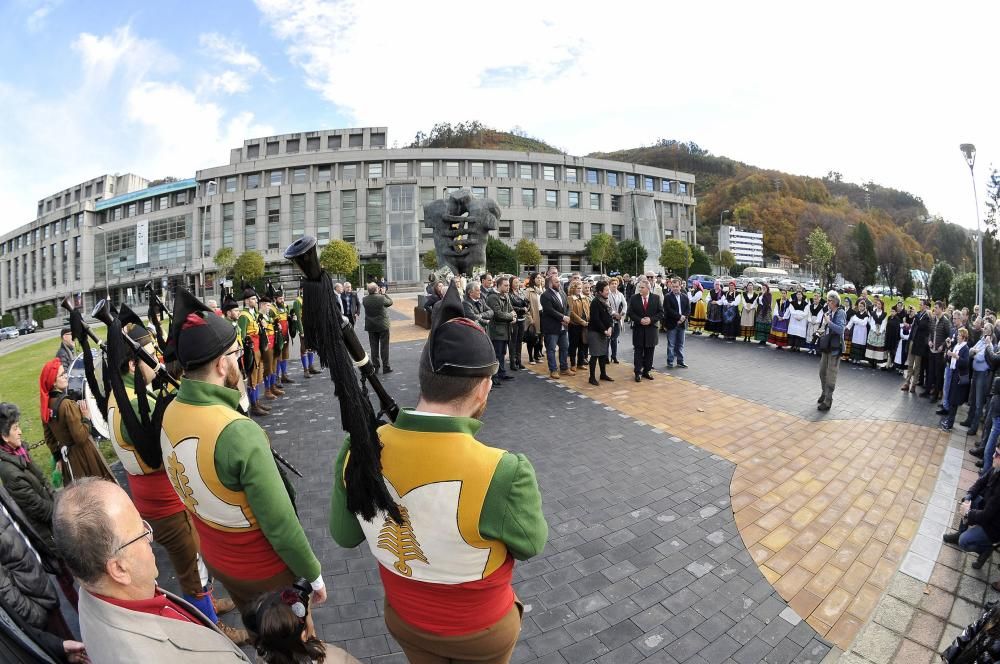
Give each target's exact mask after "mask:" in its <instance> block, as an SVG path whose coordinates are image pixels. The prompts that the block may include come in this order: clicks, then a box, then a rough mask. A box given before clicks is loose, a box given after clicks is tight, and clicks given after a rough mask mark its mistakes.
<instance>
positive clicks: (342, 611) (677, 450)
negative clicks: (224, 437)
mask: <svg viewBox="0 0 1000 664" xmlns="http://www.w3.org/2000/svg"><path fill="white" fill-rule="evenodd" d="M412 306H413V301H411V300H397V305H396V311H394V312H393V332H392V334H393V344H392V348H391V363H392V366H393V368H394V369H395V372H394V373H393V374H391V375H389V376H385V384H386V386H387V388H388V390H389V392H390V393H391V394H393V395H394V396H395V398H396V399H397V400H398V402H399V403H400V405H402V406H413V405H414V404H415V403H416V398H417V394H418V385H417V372H416V366H417V360H418V357H419V351H420V348H421V347H422V344H423V338H424V336H425V334H426V332H425V331H424V330H421V329H419V328H416V327H414V326H413V325H412V324H410V322H409V321H410V320H411V319H410V318H409V317H408V316H407V313H408V311H412ZM362 324H363V321H359V323H358V328H357V329H358V331H359V336H361V337H362V338H363V342H365V343H366V342H367V339H365V338H364V337H365V336H366V335H365V334H364V333H363V331H362V329H363V328H362ZM625 336H628V335H627V334H626V335H625ZM662 339H663V337H661V340H662ZM624 342H625V343H624V344H623V348H622V349H621V352H620V357H621V358H622V359H623V360H628V362H625V363H623V364H621V365H617V366H615V365H612V367H611V375H612V376H613V377H615V379H616V382H614V383H605V384H602V386H601V387H599V388H595V387H592V386H590V385H588V384H587V382H586V376H585V375H584V374H583V373H581V374H579V375H578V376H576V377H573V378H567V379H563V380H559V381H553V380H550V379H548V377H547V372H545V373H544V375H543V373H542V369H543V367H541V366H539V367H534V368H537V369H538V371H524V372H518V373H517V379H516V380H515V381H511V382H508V383H506V384H504V386H503V387H502V388H501V389H498V390H495V391H494V393H493V394H492V395H491V397H490V405H489V408H488V410H487V412H486V415H485V416H484V418H483V420H484V426H483V429H482V431H481V433H480V436H479V437H480V439H481V440H483V441H484V442H486V443H488V444H491V445H496V446H499V447H504V448H507V449H510V450H512V451H518V452H524V453H525V454H527V455H528V457H529V458H530V459H531V460H532V463H533V464H534V465H535V468H536V470H537V472H538V479H539V483H540V485H541V489H542V495H543V506H544V510H545V514H546V518H547V519H548V522H549V526H550V533H549V542H548V545H547V546H546V548H545V550H544V552H543V553H542V555H540V556H538V557H536V558H534V559H532V560H530V561H527V562H523V563H518V565H517V566H516V567H515V589H516V591H517V593H518V596H519V597H520V598H521V600H522V601H523V602H524V603H525V616H524V624H523V630H522V635H521V639H520V642H519V643H518V646H517V649H516V651H515V655H514V658H513V661H514V662H568V663H570V664H583V663H587V662H591V661H597V662H614V663H618V662H709V663H711V664H716V663H722V662H762V661H766V662H772V663H776V662H802V663H805V662H816V663H818V662H823V661H837V660H838V659H839V660H840V661H845V662H891V661H904V660H905V661H907V662H914V663H916V662H930V661H932V656H933V651H935V650H940V649H941V648H942V647H943V644H947V643H949V642H950V641H951V639H953V638H954V636H955V635H957V633H958V632H959V631H960V629H961V628H962V627H964V625H965V624H967V623H968V622H970V621H971V620H973V619H975V617H976V615H975V611H976V609H977V608H978V607H980V606H981V605H982V603H983V601H984V599H985V598H986V597H987V588H988V586H987V584H986V581H988V580H991V579H990V578H989V574H990V573H991V572H989V571H988V570H986V569H984V570H981V571H980V572H975V571H973V570H971V568H970V567H969V564H970V562H971V560H967V559H966V558H967V557H966V556H965V555H964V554H962V553H960V552H959V551H957V550H956V549H954V548H952V547H949V546H946V545H942V544H941V543H940V542H941V540H940V535H941V534H942V533H943V532H944V529H945V527H947V526H949V525H950V524H951V523H952V520H953V518H954V517H953V511H954V508H955V506H956V501H955V498H956V495H957V492H960V491H964V489H965V488H966V487H967V486H968V485H969V484H971V481H972V479H973V478H974V473H973V470H974V469H973V467H972V465H971V463H970V462H964V459H963V457H965V458H967V459H970V460H971V457H968V456H967V455H965V454H964V451H963V446H964V444H965V442H966V441H965V440H964V436H958V435H956V436H949V435H947V434H945V433H942V432H940V431H938V430H936V429H935V428H933V425H934V424H935V418H934V416H933V409H932V408H931V407H930V404H929V403H928V402H927V401H926V400H920V399H917V398H915V397H914V396H912V395H905V394H902V393H901V392H899V391H898V384H899V381H898V377H897V376H895V375H894V374H888V373H885V372H875V371H871V370H868V369H860V368H855V367H851V366H848V365H845V366H843V367H842V368H841V374H840V378H839V381H838V386H837V392H836V395H835V399H834V407H833V410H832V411H830V412H829V413H826V414H823V413H818V412H817V411H816V410H815V397H816V396H817V395H818V392H819V384H818V383H819V381H818V379H817V376H816V362H817V360H816V358H812V357H807V356H805V355H801V354H800V355H792V354H790V353H787V352H785V351H782V352H778V351H774V350H773V349H768V348H763V347H760V346H757V345H756V344H754V345H748V344H742V343H726V342H723V341H720V340H715V339H708V338H705V337H702V338H692V337H688V344H687V345H688V348H687V350H688V359H687V361H688V364H689V365H691V368H690V369H687V370H681V369H674V370H671V371H669V372H668V371H666V370H665V369H664V368H663V367H664V365H665V354H666V347H665V345H664V344H663V343H661V345H660V346H659V347H658V348H657V355H656V363H655V366H656V368H657V369H658V372H657V373H656V374H655V381H653V382H652V383H650V382H648V381H643V382H642V383H640V384H636V383H634V382H633V381H632V380H631V375H632V374H631V364H630V359H631V348H630V347H629V345H628V340H627V339H624ZM295 366H296V369H295V370H294V371H293V372H292V376H293V378H295V379H296V380H298V382H297V383H296V384H294V385H290V386H288V387H287V388H286V391H287V396H286V397H285V398H283V399H280V400H279V401H276V402H273V403H274V404H275V410H274V414H272V415H271V416H270V417H268V418H263V419H261V420H259V422H260V423H261V424H262V425H263V426H264V427H265V429H266V430H267V432H268V434H269V435H270V437H271V440H272V444H273V445H274V446H275V448H276V449H278V450H279V451H280V452H281V453H282V454H283V455H285V456H286V457H287V458H288V459H289V460H290V461H291V462H292V463H293V464H295V465H296V466H297V467H299V468H300V469H301V470H302V471H303V473H305V475H306V477H305V478H304V479H297V478H292V481H293V484H294V485H295V488H296V490H297V492H298V496H297V503H298V509H299V515H300V517H301V519H302V522H303V524H304V526H305V528H306V532H307V534H308V535H309V539H310V541H311V542H312V544H313V547H314V549H315V551H316V552H317V555H318V556H319V558H320V560H321V561H322V563H323V568H324V574H325V576H326V580H327V585H328V587H329V589H330V599H329V601H328V602H327V603H326V604H325V605H323V606H321V607H317V609H316V610H315V613H314V617H315V621H316V625H317V629H318V631H319V633H320V636H321V637H322V638H323V639H325V640H327V641H330V642H334V643H337V644H338V645H341V646H343V647H345V648H346V649H348V650H349V651H350V652H351V653H352V654H354V655H355V656H357V657H359V658H360V659H362V661H370V662H373V663H374V662H379V663H382V662H404V661H405V658H404V657H403V656H402V654H401V653H400V652H399V648H398V646H397V644H396V643H395V641H394V640H393V639H392V637H391V636H389V635H388V634H387V633H386V628H385V624H384V622H383V620H382V613H383V605H382V602H383V596H384V595H383V591H382V587H381V583H380V581H379V578H378V572H377V569H376V566H375V565H376V563H375V561H374V559H373V558H372V557H371V556H370V555H369V553H368V551H367V547H364V546H362V547H360V548H357V549H353V550H345V549H341V548H339V547H338V546H337V545H336V544H334V542H333V541H332V539H331V538H330V536H329V534H328V530H327V514H328V509H329V507H328V506H329V496H330V485H331V481H332V477H331V469H332V463H333V458H334V455H335V454H336V451H337V449H339V446H340V442H341V440H342V437H343V432H342V430H341V427H340V423H339V417H338V411H337V409H336V408H335V407H334V401H333V384H332V383H331V381H330V380H329V379H328V378H327V377H326V375H323V376H317V377H314V378H313V379H311V380H309V381H305V380H302V379H301V371H299V370H298V368H297V367H298V365H297V364H296V365H295ZM963 462H964V463H963ZM987 567H988V568H991V567H992V565H990V566H987ZM160 569H161V581H162V582H164V583H165V585H166V586H167V587H171V584H172V582H173V581H172V579H168V578H167V576H168V572H169V570H170V567H169V563H167V562H166V560H165V558H164V559H163V563H162V564H161V567H160ZM992 575H993V578H996V576H997V574H996V573H995V572H992ZM989 594H990V596H992V595H996V593H994V592H993V591H992V590H989ZM842 653H843V654H842Z"/></svg>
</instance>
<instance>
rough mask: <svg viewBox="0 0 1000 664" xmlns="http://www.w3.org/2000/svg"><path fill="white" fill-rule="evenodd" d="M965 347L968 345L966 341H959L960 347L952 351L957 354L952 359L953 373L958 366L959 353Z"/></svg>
mask: <svg viewBox="0 0 1000 664" xmlns="http://www.w3.org/2000/svg"><path fill="white" fill-rule="evenodd" d="M965 346H966V343H965V342H964V341H959V342H958V345H957V346H955V347H954V348H953V349H952V352H953V353H955V357H953V358H951V370H952V371H954V370H955V365H957V364H958V351H960V350H962V348H964V347H965Z"/></svg>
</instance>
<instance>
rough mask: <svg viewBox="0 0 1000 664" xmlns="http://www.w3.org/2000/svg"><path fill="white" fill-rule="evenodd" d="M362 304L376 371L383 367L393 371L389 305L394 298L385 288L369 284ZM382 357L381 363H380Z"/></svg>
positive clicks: (387, 371)
mask: <svg viewBox="0 0 1000 664" xmlns="http://www.w3.org/2000/svg"><path fill="white" fill-rule="evenodd" d="M362 306H364V308H365V331H366V332H368V347H369V351H368V352H369V354H370V355H371V360H372V366H373V367H375V371H378V370H379V367H380V366H381V367H382V373H384V374H387V373H392V369H391V368H390V367H389V328H390V324H389V311H388V309H389V307H391V306H392V298H390V297H389V296H388V295H386V294H385V288H379V287H378V285H376V284H374V283H371V284H368V295H366V296H365V299H364V301H363V302H362ZM379 358H381V364H380V363H379Z"/></svg>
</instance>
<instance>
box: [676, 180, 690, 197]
mask: <svg viewBox="0 0 1000 664" xmlns="http://www.w3.org/2000/svg"><path fill="white" fill-rule="evenodd" d="M677 193H678V194H687V193H688V186H687V182H678V183H677Z"/></svg>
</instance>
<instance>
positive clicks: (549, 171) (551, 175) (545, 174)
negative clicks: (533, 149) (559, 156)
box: [542, 166, 556, 181]
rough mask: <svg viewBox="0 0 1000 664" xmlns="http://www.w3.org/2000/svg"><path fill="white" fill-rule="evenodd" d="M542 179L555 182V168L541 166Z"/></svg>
mask: <svg viewBox="0 0 1000 664" xmlns="http://www.w3.org/2000/svg"><path fill="white" fill-rule="evenodd" d="M542 179H543V180H550V181H555V179H556V167H555V166H542Z"/></svg>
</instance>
